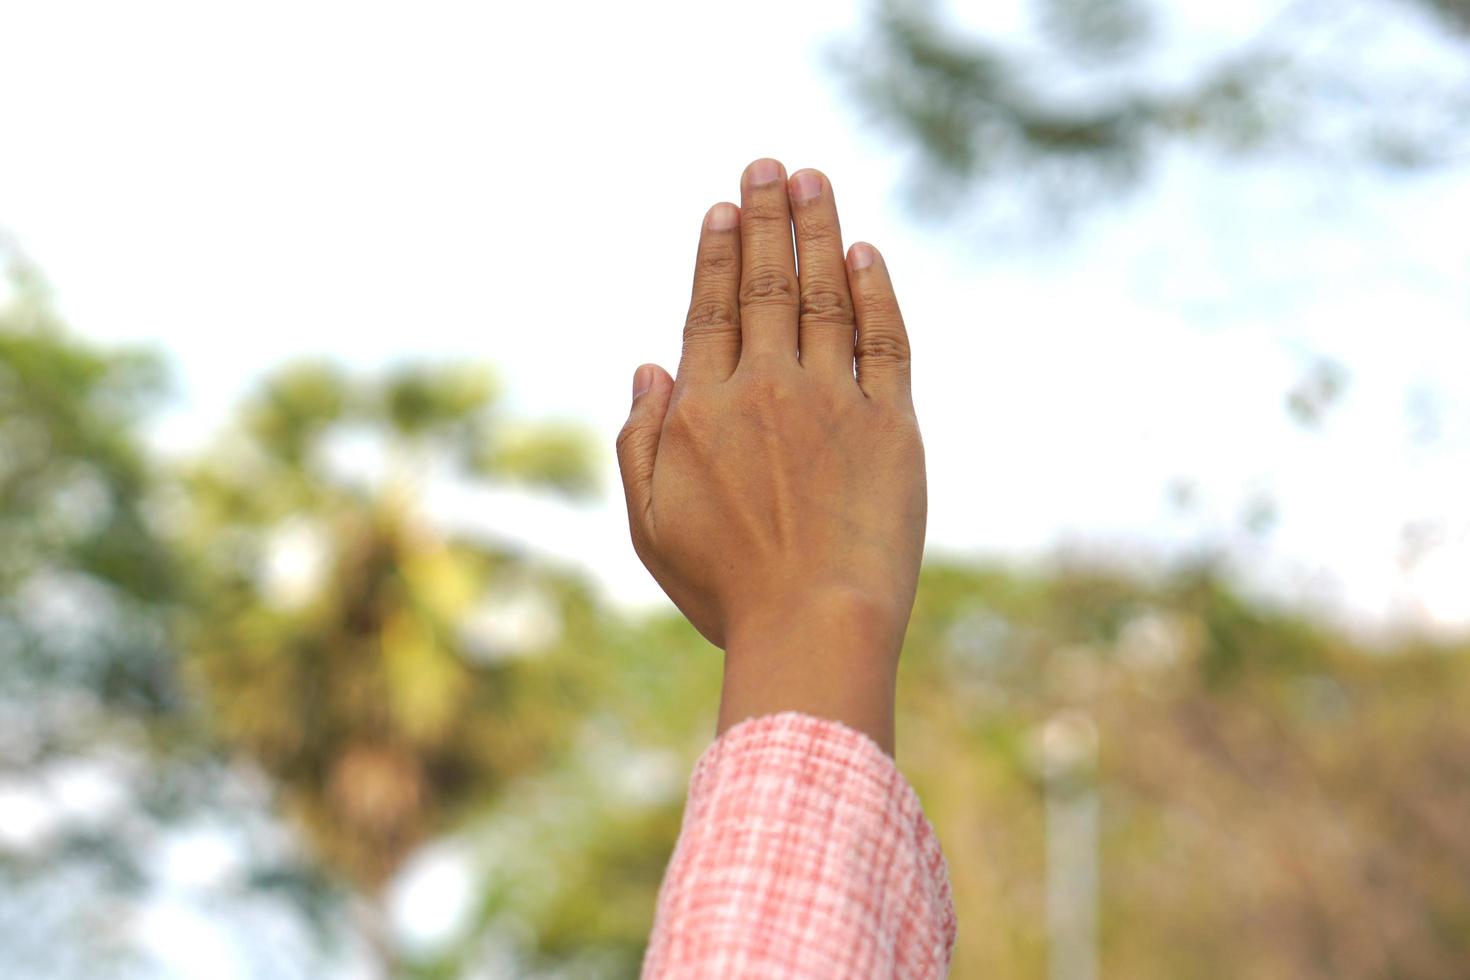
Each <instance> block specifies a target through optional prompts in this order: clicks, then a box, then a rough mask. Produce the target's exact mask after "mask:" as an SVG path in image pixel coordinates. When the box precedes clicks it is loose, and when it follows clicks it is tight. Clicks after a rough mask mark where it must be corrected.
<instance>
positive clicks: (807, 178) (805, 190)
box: [791, 170, 822, 201]
mask: <svg viewBox="0 0 1470 980" xmlns="http://www.w3.org/2000/svg"><path fill="white" fill-rule="evenodd" d="M821 193H822V178H821V177H818V176H817V175H816V174H814V173H813V172H812V171H810V170H803V171H801V172H800V173H798V174H797V175H796V176H795V177H792V178H791V196H792V197H793V198H794V199H795V200H797V201H810V200H811V199H812V198H814V197H816V196H817V195H818V194H821Z"/></svg>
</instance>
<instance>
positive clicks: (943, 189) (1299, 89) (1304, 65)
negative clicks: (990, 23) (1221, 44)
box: [835, 0, 1470, 217]
mask: <svg viewBox="0 0 1470 980" xmlns="http://www.w3.org/2000/svg"><path fill="white" fill-rule="evenodd" d="M1422 5H1424V6H1429V7H1431V8H1433V9H1435V10H1436V11H1437V12H1438V13H1440V14H1442V15H1443V16H1444V20H1443V23H1446V24H1449V25H1450V26H1451V27H1452V31H1451V32H1449V35H1448V36H1439V37H1436V36H1434V35H1433V33H1432V32H1426V33H1425V34H1424V38H1425V43H1426V44H1433V43H1437V42H1438V43H1449V44H1452V45H1453V44H1457V43H1460V42H1461V38H1460V37H1459V36H1457V35H1463V33H1464V32H1463V27H1464V24H1465V19H1464V16H1463V14H1464V5H1463V4H1462V3H1460V2H1459V0H1456V2H1453V3H1449V2H1441V0H1424V2H1423V4H1422ZM1031 9H1032V12H1033V14H1034V15H1035V20H1036V21H1037V23H1038V26H1039V28H1040V30H1039V35H1040V40H1041V42H1042V43H1040V44H1022V43H1014V44H1011V45H1006V44H1002V43H1000V42H997V41H994V40H992V39H990V38H986V37H983V36H977V35H974V34H973V33H971V34H967V33H965V32H962V31H960V30H959V29H957V28H956V27H955V26H954V25H953V24H952V23H951V19H950V18H949V17H948V16H947V15H946V11H945V9H944V5H942V4H937V3H933V2H928V0H880V2H878V3H875V4H874V7H873V14H872V16H871V18H870V25H869V29H868V31H867V32H866V35H865V36H864V37H862V38H861V39H859V40H854V41H849V42H847V43H845V44H844V45H843V46H842V47H840V48H839V49H837V50H836V51H835V63H836V66H837V68H838V69H839V71H840V72H841V74H842V75H843V76H844V77H845V78H846V80H847V82H848V84H849V86H850V88H851V90H852V93H853V95H854V100H855V102H856V103H857V104H858V105H860V106H862V107H863V109H864V111H865V113H867V114H868V121H870V122H874V123H876V124H878V125H879V126H881V127H883V128H884V129H886V130H889V131H891V132H893V133H895V134H896V135H897V136H898V137H899V138H900V139H901V140H902V141H903V142H904V143H906V144H907V145H909V146H911V147H913V148H914V149H915V150H917V151H918V156H919V158H920V160H921V161H922V165H921V167H920V168H919V171H920V173H919V177H920V179H918V180H916V181H915V182H914V188H915V192H916V196H917V199H918V201H919V203H921V204H924V205H926V206H930V207H932V208H933V209H934V210H936V211H943V210H949V209H950V208H951V207H952V203H953V199H954V198H955V197H956V196H958V195H959V194H961V193H962V192H965V191H968V190H971V189H974V188H977V187H978V188H982V189H985V188H991V187H994V188H1004V189H1005V193H1006V195H1007V196H1008V197H1011V196H1014V194H1015V191H1016V190H1017V189H1018V188H1021V189H1025V190H1029V192H1030V196H1029V198H1028V201H1027V204H1028V211H1029V212H1030V215H1031V216H1033V217H1035V216H1047V215H1053V216H1064V215H1066V214H1067V213H1068V212H1070V211H1071V210H1072V209H1074V208H1076V207H1077V206H1079V205H1082V204H1084V203H1092V202H1094V201H1096V200H1100V199H1105V198H1107V197H1111V196H1113V195H1115V194H1116V192H1117V191H1118V190H1120V189H1122V188H1124V187H1126V186H1128V185H1130V184H1131V183H1133V182H1134V181H1136V180H1137V179H1138V178H1139V177H1140V176H1141V175H1142V174H1143V173H1145V172H1146V169H1147V165H1148V163H1149V161H1150V160H1151V159H1152V158H1153V157H1154V156H1155V155H1157V154H1158V153H1159V151H1160V150H1161V149H1162V148H1163V147H1165V146H1167V145H1169V144H1192V145H1196V146H1199V147H1202V148H1210V149H1213V150H1217V151H1221V152H1225V153H1229V154H1232V155H1237V154H1245V153H1263V152H1271V153H1277V154H1286V155H1292V156H1294V157H1296V158H1297V159H1303V160H1312V161H1324V160H1325V161H1329V162H1330V163H1331V165H1332V166H1334V167H1340V166H1342V165H1343V164H1345V163H1353V162H1366V163H1369V164H1373V165H1377V166H1381V167H1384V168H1391V169H1395V170H1399V169H1418V168H1425V167H1433V166H1444V165H1449V164H1454V163H1458V162H1460V161H1461V160H1462V159H1463V154H1464V147H1465V141H1466V137H1467V135H1470V130H1467V128H1466V126H1465V119H1466V118H1470V116H1467V114H1466V108H1467V100H1466V97H1465V88H1464V79H1463V78H1462V77H1458V76H1455V77H1445V76H1443V74H1441V75H1438V76H1435V75H1431V74H1430V73H1428V72H1426V71H1423V70H1420V69H1418V68H1415V69H1405V70H1404V71H1403V72H1402V74H1400V75H1397V76H1395V75H1393V74H1391V73H1385V72H1382V71H1381V70H1379V71H1374V70H1372V69H1370V68H1367V67H1365V61H1366V57H1367V54H1368V50H1367V49H1366V48H1363V49H1360V48H1355V47H1352V46H1350V45H1349V44H1346V43H1344V42H1345V39H1347V38H1350V37H1351V36H1352V31H1353V26H1354V23H1355V22H1354V20H1353V18H1354V17H1358V16H1360V13H1359V12H1358V11H1356V10H1355V9H1354V8H1352V6H1351V5H1333V4H1317V5H1296V7H1294V8H1293V9H1291V10H1288V11H1286V12H1284V13H1282V14H1281V15H1280V16H1276V17H1273V18H1272V19H1270V20H1269V22H1267V23H1266V24H1265V25H1264V26H1263V28H1262V29H1261V31H1260V32H1258V33H1257V34H1256V35H1254V36H1253V37H1251V38H1250V39H1249V40H1247V41H1244V42H1241V43H1240V44H1238V45H1237V46H1236V47H1234V48H1233V49H1230V50H1226V51H1224V52H1222V53H1221V54H1219V55H1218V56H1216V57H1215V58H1213V59H1212V60H1209V61H1206V62H1203V63H1201V64H1200V65H1198V67H1197V69H1196V70H1195V71H1194V73H1193V75H1192V76H1189V77H1187V78H1185V79H1183V80H1182V81H1180V80H1171V81H1170V82H1168V83H1161V82H1159V81H1157V80H1156V78H1151V77H1150V76H1149V75H1148V74H1147V73H1146V72H1145V71H1142V70H1140V68H1141V66H1146V65H1147V64H1148V59H1147V57H1146V55H1147V54H1148V53H1149V46H1150V44H1151V43H1152V41H1151V36H1150V35H1151V26H1152V25H1153V24H1155V23H1157V22H1160V21H1166V20H1167V17H1166V16H1165V11H1167V9H1168V5H1167V4H1163V3H1149V2H1146V0H1033V3H1032V4H1031ZM1378 13H1379V14H1381V15H1382V16H1384V17H1389V18H1391V17H1392V16H1393V15H1394V14H1395V13H1396V12H1395V11H1394V10H1392V8H1384V9H1383V10H1380V11H1378ZM1358 28H1359V29H1361V24H1358ZM1410 93H1412V94H1410ZM1407 103H1412V104H1413V105H1414V106H1415V112H1414V113H1406V112H1404V111H1403V106H1404V105H1405V104H1407Z"/></svg>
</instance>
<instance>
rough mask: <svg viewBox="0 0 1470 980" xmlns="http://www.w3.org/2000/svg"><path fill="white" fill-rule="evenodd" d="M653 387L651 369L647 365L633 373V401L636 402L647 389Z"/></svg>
mask: <svg viewBox="0 0 1470 980" xmlns="http://www.w3.org/2000/svg"><path fill="white" fill-rule="evenodd" d="M652 387H653V368H651V367H649V366H648V365H647V364H645V365H643V366H642V367H640V368H639V369H638V370H636V371H634V372H633V400H634V401H635V402H636V401H637V400H638V398H639V396H640V395H642V394H643V393H644V392H645V391H647V390H648V389H649V388H652Z"/></svg>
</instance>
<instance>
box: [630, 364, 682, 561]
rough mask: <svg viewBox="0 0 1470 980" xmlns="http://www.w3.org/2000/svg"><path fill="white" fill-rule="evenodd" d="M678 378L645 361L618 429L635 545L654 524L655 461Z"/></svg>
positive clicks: (636, 375) (634, 381) (646, 534)
mask: <svg viewBox="0 0 1470 980" xmlns="http://www.w3.org/2000/svg"><path fill="white" fill-rule="evenodd" d="M673 391H674V379H673V378H671V377H669V372H667V371H665V370H664V369H663V368H661V367H659V366H658V365H657V364H644V365H642V366H641V367H639V368H638V370H637V372H636V373H635V374H634V375H633V409H632V411H630V412H629V413H628V421H627V422H625V423H623V428H622V431H621V432H619V433H618V470H619V471H621V473H622V474H623V493H624V494H625V495H626V496H627V498H628V526H629V529H630V530H631V531H632V534H633V546H634V548H639V546H640V542H642V541H645V540H647V538H648V536H649V533H650V532H651V531H652V528H653V524H652V521H651V520H650V519H649V514H650V512H651V511H652V509H653V463H654V459H655V457H657V456H658V440H659V434H660V433H661V432H662V431H663V425H664V415H665V414H666V413H667V412H668V410H669V396H670V395H671V394H672V393H673Z"/></svg>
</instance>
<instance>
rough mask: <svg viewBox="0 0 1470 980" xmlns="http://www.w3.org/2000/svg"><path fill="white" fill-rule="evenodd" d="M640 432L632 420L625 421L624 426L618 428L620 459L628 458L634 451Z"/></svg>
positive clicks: (617, 445) (617, 444)
mask: <svg viewBox="0 0 1470 980" xmlns="http://www.w3.org/2000/svg"><path fill="white" fill-rule="evenodd" d="M638 432H639V429H638V427H637V426H636V425H634V424H633V422H632V421H631V420H629V421H627V422H624V423H623V427H622V428H621V429H619V430H618V438H617V441H616V443H615V447H616V449H617V454H618V459H620V460H622V459H626V458H627V457H628V455H629V454H630V453H631V452H632V451H633V449H634V446H635V444H636V443H637V441H638Z"/></svg>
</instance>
